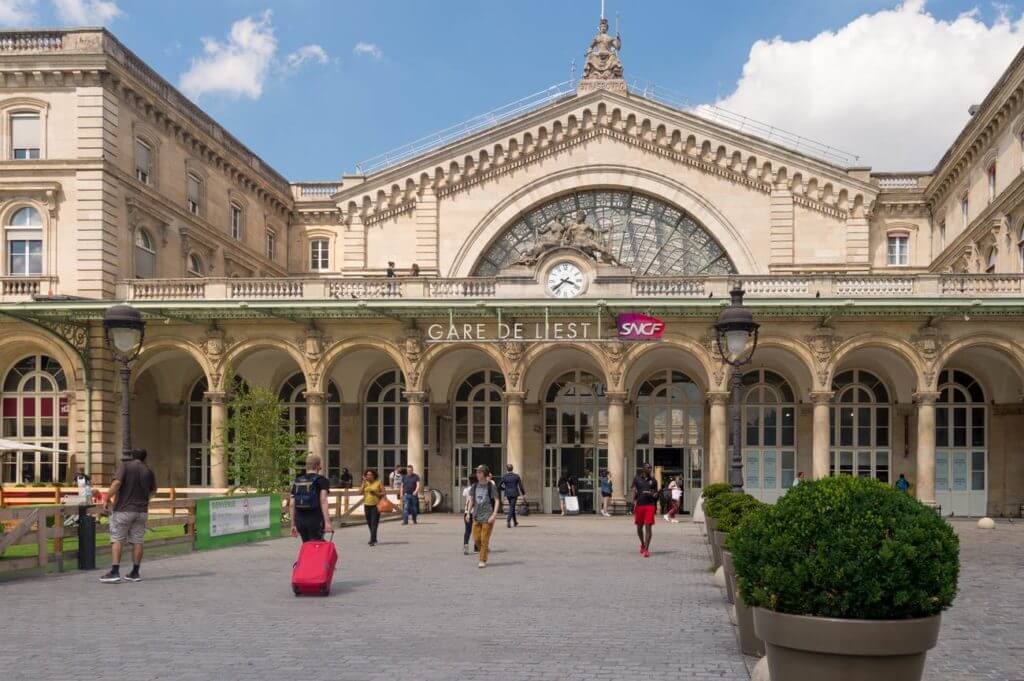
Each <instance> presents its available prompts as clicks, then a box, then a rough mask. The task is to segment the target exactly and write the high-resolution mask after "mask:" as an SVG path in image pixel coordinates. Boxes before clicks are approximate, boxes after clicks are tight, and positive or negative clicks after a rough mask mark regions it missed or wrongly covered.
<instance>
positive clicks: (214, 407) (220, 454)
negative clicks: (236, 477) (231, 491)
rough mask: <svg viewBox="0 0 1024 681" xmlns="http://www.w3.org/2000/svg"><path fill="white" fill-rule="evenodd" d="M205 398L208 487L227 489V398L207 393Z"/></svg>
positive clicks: (222, 394)
mask: <svg viewBox="0 0 1024 681" xmlns="http://www.w3.org/2000/svg"><path fill="white" fill-rule="evenodd" d="M205 397H206V399H208V400H209V401H210V486H211V487H227V486H228V455H227V449H226V446H225V444H226V443H225V437H227V425H228V404H227V396H226V395H225V394H224V393H223V392H207V393H206V395H205Z"/></svg>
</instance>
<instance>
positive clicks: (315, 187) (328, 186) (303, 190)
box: [292, 182, 341, 201]
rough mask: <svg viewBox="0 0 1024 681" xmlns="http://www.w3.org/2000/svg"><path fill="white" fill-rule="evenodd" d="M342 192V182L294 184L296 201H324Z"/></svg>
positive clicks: (293, 193) (293, 194)
mask: <svg viewBox="0 0 1024 681" xmlns="http://www.w3.org/2000/svg"><path fill="white" fill-rule="evenodd" d="M340 190H341V183H340V182H296V183H294V184H292V198H294V199H295V200H296V201H322V200H324V199H329V198H331V197H332V196H333V195H335V194H337V193H338V192H339V191H340Z"/></svg>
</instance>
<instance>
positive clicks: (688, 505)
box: [637, 447, 703, 513]
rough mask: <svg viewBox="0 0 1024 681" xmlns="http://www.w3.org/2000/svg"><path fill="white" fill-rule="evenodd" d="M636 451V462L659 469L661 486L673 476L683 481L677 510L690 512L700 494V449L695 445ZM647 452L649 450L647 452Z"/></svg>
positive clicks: (666, 484) (701, 476)
mask: <svg viewBox="0 0 1024 681" xmlns="http://www.w3.org/2000/svg"><path fill="white" fill-rule="evenodd" d="M643 451H644V454H643V455H642V456H641V455H640V454H639V452H638V456H637V463H638V464H640V465H642V464H643V463H645V462H650V463H651V464H652V465H653V466H654V468H655V470H660V471H661V481H660V485H661V487H667V486H668V484H669V482H671V481H672V480H673V479H675V478H681V479H682V481H683V499H682V502H681V503H680V505H679V510H680V511H681V512H683V513H692V512H693V507H694V505H695V504H696V503H697V497H699V496H700V490H701V485H702V483H703V475H702V473H703V470H702V460H701V451H700V449H699V448H697V447H655V448H653V449H647V450H643ZM647 452H650V454H648V453H647Z"/></svg>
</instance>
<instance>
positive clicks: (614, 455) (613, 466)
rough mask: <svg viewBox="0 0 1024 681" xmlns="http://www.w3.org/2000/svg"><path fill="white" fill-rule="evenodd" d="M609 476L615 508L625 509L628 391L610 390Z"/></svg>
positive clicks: (616, 509) (608, 395)
mask: <svg viewBox="0 0 1024 681" xmlns="http://www.w3.org/2000/svg"><path fill="white" fill-rule="evenodd" d="M605 394H606V395H607V397H608V476H609V477H610V478H611V480H612V504H613V507H612V508H613V510H615V511H619V509H620V508H621V509H623V510H624V509H625V500H626V497H625V494H626V427H625V426H626V424H625V414H626V393H624V392H609V393H605Z"/></svg>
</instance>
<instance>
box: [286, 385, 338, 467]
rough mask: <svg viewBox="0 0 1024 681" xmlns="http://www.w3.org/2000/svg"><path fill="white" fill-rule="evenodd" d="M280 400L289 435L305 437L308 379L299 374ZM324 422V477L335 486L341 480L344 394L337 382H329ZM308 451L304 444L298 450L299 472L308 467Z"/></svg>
mask: <svg viewBox="0 0 1024 681" xmlns="http://www.w3.org/2000/svg"><path fill="white" fill-rule="evenodd" d="M277 397H278V399H279V400H281V402H283V403H284V407H285V410H286V414H285V417H286V418H287V420H288V428H289V432H290V433H291V434H292V435H293V436H295V435H298V436H305V435H306V429H307V427H308V425H309V418H308V408H307V406H306V377H305V375H303V373H302V372H301V371H298V372H296V373H294V374H292V375H291V376H290V377H288V378H287V379H286V380H285V382H284V383H283V384H282V385H281V388H280V390H278V393H277ZM324 418H326V420H327V422H326V423H325V424H324V425H325V428H324V430H325V431H326V433H325V434H324V437H325V439H324V456H325V458H326V460H325V461H324V470H323V474H324V475H325V476H326V477H327V478H329V479H330V480H331V484H332V486H333V485H336V484H338V483H339V481H340V479H341V393H340V392H339V391H338V387H337V386H336V385H335V384H334V381H328V383H327V390H326V391H325V392H324ZM303 440H304V438H303ZM306 449H307V447H306V443H305V441H303V442H302V443H301V444H300V445H298V446H296V447H295V458H296V462H297V465H298V466H299V468H303V467H304V466H305V462H304V457H305V455H306Z"/></svg>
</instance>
